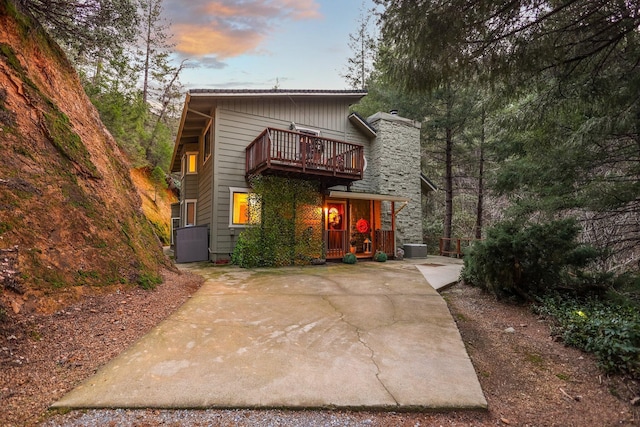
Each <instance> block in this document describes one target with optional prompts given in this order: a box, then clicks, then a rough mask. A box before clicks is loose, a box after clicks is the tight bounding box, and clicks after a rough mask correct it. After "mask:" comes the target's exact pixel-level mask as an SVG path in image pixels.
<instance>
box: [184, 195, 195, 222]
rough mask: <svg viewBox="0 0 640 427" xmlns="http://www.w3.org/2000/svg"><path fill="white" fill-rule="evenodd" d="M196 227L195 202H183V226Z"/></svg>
mask: <svg viewBox="0 0 640 427" xmlns="http://www.w3.org/2000/svg"><path fill="white" fill-rule="evenodd" d="M192 225H196V201H195V200H185V202H184V226H185V227H189V226H192Z"/></svg>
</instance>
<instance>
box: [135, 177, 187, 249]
mask: <svg viewBox="0 0 640 427" xmlns="http://www.w3.org/2000/svg"><path fill="white" fill-rule="evenodd" d="M131 180H132V181H133V185H135V187H136V188H137V189H138V194H139V195H140V198H141V199H142V212H143V213H144V216H145V217H147V219H148V220H149V222H150V223H151V226H152V227H153V230H154V232H155V233H156V235H157V236H158V238H159V239H160V241H161V242H162V244H163V245H165V246H168V245H169V243H170V240H171V236H170V234H171V204H172V203H177V202H178V197H177V196H176V194H175V193H174V192H173V191H171V190H169V189H167V188H161V187H159V186H158V185H156V184H154V182H153V180H152V179H151V177H150V172H149V169H147V168H134V169H131Z"/></svg>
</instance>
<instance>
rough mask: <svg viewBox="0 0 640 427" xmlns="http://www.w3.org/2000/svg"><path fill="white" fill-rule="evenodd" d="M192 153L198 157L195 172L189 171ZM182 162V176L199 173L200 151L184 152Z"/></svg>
mask: <svg viewBox="0 0 640 427" xmlns="http://www.w3.org/2000/svg"><path fill="white" fill-rule="evenodd" d="M192 155H193V156H195V157H196V162H195V167H196V170H195V171H194V172H189V157H190V156H192ZM182 162H183V169H184V170H183V171H182V176H185V175H197V174H198V152H197V151H187V152H186V153H184V156H182Z"/></svg>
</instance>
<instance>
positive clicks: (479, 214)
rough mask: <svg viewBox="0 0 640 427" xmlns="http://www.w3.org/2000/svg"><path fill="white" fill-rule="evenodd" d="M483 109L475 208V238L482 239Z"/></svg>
mask: <svg viewBox="0 0 640 427" xmlns="http://www.w3.org/2000/svg"><path fill="white" fill-rule="evenodd" d="M485 118H486V116H485V110H484V107H482V116H481V120H482V122H481V127H482V129H481V133H480V153H479V163H480V164H479V165H478V167H479V170H478V207H477V209H476V239H482V215H483V212H484V140H485V134H484V131H485Z"/></svg>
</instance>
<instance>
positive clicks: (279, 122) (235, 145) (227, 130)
mask: <svg viewBox="0 0 640 427" xmlns="http://www.w3.org/2000/svg"><path fill="white" fill-rule="evenodd" d="M347 110H348V106H347V105H345V104H344V102H339V101H331V102H329V101H327V100H315V99H314V100H309V101H305V102H303V101H296V102H293V101H291V100H287V101H285V100H267V101H265V100H259V99H258V100H252V99H248V100H242V99H240V100H222V101H219V102H218V103H217V108H216V110H215V114H214V115H215V132H214V133H215V144H214V156H213V158H214V166H213V169H214V174H213V177H212V180H211V182H212V188H213V189H214V190H213V191H214V192H213V195H212V196H213V198H212V204H211V205H212V206H213V214H212V217H211V225H210V229H211V236H210V239H211V241H210V251H211V258H212V260H216V259H219V258H228V257H229V255H230V253H231V252H233V248H234V246H235V243H236V242H237V239H238V235H239V234H240V232H241V231H242V229H243V228H242V227H237V226H236V227H231V226H230V225H229V214H230V210H231V205H230V187H239V188H247V187H248V186H249V184H248V183H247V181H246V179H245V148H246V147H247V146H248V145H249V144H250V143H251V142H252V141H253V140H254V139H255V138H256V137H257V136H258V135H260V133H261V132H262V131H263V130H264V129H265V128H267V127H273V128H279V129H288V128H289V126H290V124H291V123H292V122H294V123H295V124H296V125H298V126H301V127H305V128H311V129H316V130H319V131H320V132H321V135H322V136H323V137H326V138H333V139H339V140H345V141H348V142H351V143H356V144H361V145H364V147H365V153H367V151H368V145H369V141H368V139H367V138H366V137H364V136H363V135H362V134H361V133H360V132H358V131H357V129H355V128H354V127H353V125H352V124H351V123H349V121H348V118H347ZM365 155H366V154H365ZM365 178H366V173H365ZM362 182H363V183H362V184H358V188H359V191H368V190H369V188H371V186H370V184H369V183H368V181H367V180H366V179H365V180H363V181H362ZM353 188H354V189H355V188H356V187H355V185H354V187H353ZM199 204H200V202H199Z"/></svg>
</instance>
